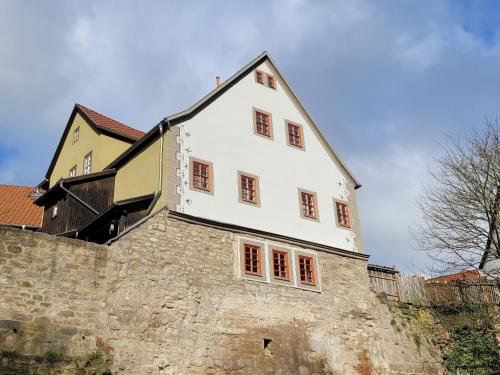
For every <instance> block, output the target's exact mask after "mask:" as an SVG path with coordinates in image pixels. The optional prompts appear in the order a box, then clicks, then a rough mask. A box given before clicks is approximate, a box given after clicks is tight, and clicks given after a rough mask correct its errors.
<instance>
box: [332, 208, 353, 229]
mask: <svg viewBox="0 0 500 375" xmlns="http://www.w3.org/2000/svg"><path fill="white" fill-rule="evenodd" d="M335 205H336V206H337V221H338V223H339V225H341V226H343V227H350V226H351V219H350V217H349V206H348V205H347V204H345V203H341V202H335Z"/></svg>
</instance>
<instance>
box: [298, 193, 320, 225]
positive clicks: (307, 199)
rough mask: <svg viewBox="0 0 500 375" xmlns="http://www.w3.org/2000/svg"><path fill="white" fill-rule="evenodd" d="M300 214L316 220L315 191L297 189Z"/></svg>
mask: <svg viewBox="0 0 500 375" xmlns="http://www.w3.org/2000/svg"><path fill="white" fill-rule="evenodd" d="M299 194H300V206H301V207H300V214H301V216H302V217H304V218H306V219H313V220H318V204H317V200H316V193H313V192H310V191H305V190H301V189H299Z"/></svg>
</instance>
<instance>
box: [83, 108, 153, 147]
mask: <svg viewBox="0 0 500 375" xmlns="http://www.w3.org/2000/svg"><path fill="white" fill-rule="evenodd" d="M75 106H77V107H78V108H79V109H81V110H82V111H83V112H84V113H85V114H86V115H87V116H88V117H89V118H90V120H91V121H92V122H93V123H94V124H95V125H96V126H97V127H98V128H100V129H105V130H108V131H111V132H113V133H117V134H119V135H122V136H126V137H128V138H132V139H133V140H135V141H136V140H138V139H139V138H141V137H142V136H143V135H144V134H146V133H145V132H144V131H142V130H139V129H136V128H134V127H132V126H130V125H127V124H124V123H123V122H121V121H118V120H115V119H114V118H112V117H109V116H106V115H103V114H102V113H100V112H97V111H95V110H93V109H92V108H89V107H87V106H84V105H83V104H80V103H75ZM89 112H90V113H89ZM97 117H103V118H104V119H98V118H97ZM101 120H104V121H106V120H107V121H111V122H112V123H114V124H104V123H102V121H101ZM120 127H121V128H123V129H120Z"/></svg>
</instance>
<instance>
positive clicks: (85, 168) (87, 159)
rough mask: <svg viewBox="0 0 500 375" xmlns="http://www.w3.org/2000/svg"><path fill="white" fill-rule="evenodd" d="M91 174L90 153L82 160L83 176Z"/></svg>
mask: <svg viewBox="0 0 500 375" xmlns="http://www.w3.org/2000/svg"><path fill="white" fill-rule="evenodd" d="M89 173H92V151H90V152H89V153H88V154H87V155H85V157H84V158H83V174H89Z"/></svg>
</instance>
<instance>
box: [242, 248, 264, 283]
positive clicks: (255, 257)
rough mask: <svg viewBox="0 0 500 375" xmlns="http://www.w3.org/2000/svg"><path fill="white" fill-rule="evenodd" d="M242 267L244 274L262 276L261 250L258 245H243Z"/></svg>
mask: <svg viewBox="0 0 500 375" xmlns="http://www.w3.org/2000/svg"><path fill="white" fill-rule="evenodd" d="M243 248H244V250H243V269H244V271H245V273H246V274H249V275H255V276H262V250H261V247H260V246H257V245H250V244H244V245H243Z"/></svg>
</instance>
